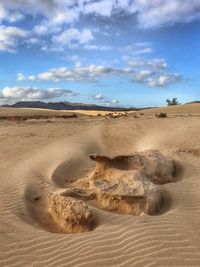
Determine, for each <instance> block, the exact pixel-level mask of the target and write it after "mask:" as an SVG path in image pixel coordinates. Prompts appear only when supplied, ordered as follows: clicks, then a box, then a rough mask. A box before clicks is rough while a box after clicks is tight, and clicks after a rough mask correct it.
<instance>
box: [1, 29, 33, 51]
mask: <svg viewBox="0 0 200 267" xmlns="http://www.w3.org/2000/svg"><path fill="white" fill-rule="evenodd" d="M27 36H28V32H27V31H24V30H22V29H19V28H17V27H12V26H2V25H0V51H8V52H15V51H16V47H17V46H18V44H19V42H20V40H22V39H24V38H25V37H27Z"/></svg>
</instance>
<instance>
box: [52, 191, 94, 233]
mask: <svg viewBox="0 0 200 267" xmlns="http://www.w3.org/2000/svg"><path fill="white" fill-rule="evenodd" d="M48 203H49V210H48V212H49V214H50V215H51V217H52V219H53V221H54V223H55V224H56V225H58V226H59V228H60V229H61V230H62V231H63V232H66V233H80V232H84V231H89V230H90V229H91V224H92V221H93V214H92V211H91V209H90V208H89V207H88V205H87V204H86V203H85V202H84V201H82V200H78V199H75V198H72V197H64V196H62V195H60V194H58V193H53V194H50V195H49V196H48Z"/></svg>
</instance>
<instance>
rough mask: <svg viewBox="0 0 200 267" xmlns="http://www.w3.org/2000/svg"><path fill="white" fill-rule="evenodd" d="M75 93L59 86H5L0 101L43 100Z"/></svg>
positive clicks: (0, 94)
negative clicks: (43, 88) (44, 87)
mask: <svg viewBox="0 0 200 267" xmlns="http://www.w3.org/2000/svg"><path fill="white" fill-rule="evenodd" d="M75 95H76V93H75V92H73V91H71V90H65V89H60V88H49V89H47V90H42V89H39V88H31V87H20V86H16V87H5V88H3V89H2V90H1V92H0V103H1V104H4V103H9V104H12V103H15V102H18V101H39V100H40V101H45V100H56V99H59V98H63V97H66V98H68V97H70V96H75Z"/></svg>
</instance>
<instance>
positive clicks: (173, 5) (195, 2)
mask: <svg viewBox="0 0 200 267" xmlns="http://www.w3.org/2000/svg"><path fill="white" fill-rule="evenodd" d="M129 11H130V12H132V13H135V14H137V18H138V22H139V26H140V27H141V28H157V27H161V26H165V25H171V24H173V23H177V22H179V23H184V22H190V21H194V20H199V19H200V1H199V0H191V1H188V0H162V1H159V0H152V1H148V0H135V1H134V2H133V1H132V4H131V6H130V7H129Z"/></svg>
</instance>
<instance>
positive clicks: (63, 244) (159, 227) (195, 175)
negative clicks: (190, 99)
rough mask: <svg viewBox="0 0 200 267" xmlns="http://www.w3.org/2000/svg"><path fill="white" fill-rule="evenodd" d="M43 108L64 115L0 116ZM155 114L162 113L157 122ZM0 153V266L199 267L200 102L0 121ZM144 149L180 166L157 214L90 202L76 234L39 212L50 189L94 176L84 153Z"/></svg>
mask: <svg viewBox="0 0 200 267" xmlns="http://www.w3.org/2000/svg"><path fill="white" fill-rule="evenodd" d="M48 112H50V113H51V114H57V113H60V112H56V111H43V110H37V111H35V110H31V109H0V116H1V115H2V114H3V115H2V116H13V115H15V116H16V115H19V116H27V115H35V113H37V115H38V114H46V113H48ZM159 112H166V113H167V116H168V117H167V118H164V119H159V118H156V117H155V114H156V113H159ZM63 113H65V112H64V111H63ZM99 113H100V112H99ZM0 149H1V154H0V171H1V172H0V173H1V175H0V179H1V180H0V236H1V239H0V241H1V248H0V266H9V267H10V266H20V267H21V266H34V267H39V266H59V267H60V266H76V267H88V266H141V267H143V266H148V267H150V266H155V267H157V266H200V227H199V223H200V206H199V203H200V167H199V166H200V104H193V105H184V106H177V107H167V108H159V109H153V110H144V111H142V112H136V113H135V112H130V113H129V114H128V116H127V117H120V118H105V117H104V116H100V117H99V116H91V117H90V116H85V115H80V114H78V117H77V118H66V119H63V118H57V119H56V118H51V119H48V120H47V119H32V120H26V121H9V120H2V121H0ZM146 150H158V151H159V152H160V153H162V154H164V155H166V156H169V157H170V158H172V159H173V160H174V162H176V168H177V180H176V181H174V182H171V183H165V184H163V185H160V186H161V187H162V190H163V192H164V193H165V197H164V203H163V205H162V207H161V209H160V211H159V212H158V213H156V214H155V215H153V216H151V215H148V214H143V215H141V216H133V215H125V214H121V213H119V212H113V211H106V210H103V209H101V208H100V207H98V206H95V205H93V203H90V201H88V203H87V205H88V206H89V207H90V209H91V210H92V213H93V215H94V217H95V224H94V226H93V228H92V229H91V230H90V231H85V232H82V233H74V234H67V233H62V232H59V230H58V229H56V228H54V227H53V226H52V225H51V223H50V222H49V221H48V220H46V218H45V217H42V215H41V214H42V212H43V208H44V206H43V204H44V203H43V199H45V196H46V195H47V194H48V193H49V192H59V191H61V190H65V188H66V184H67V183H68V181H69V180H70V179H71V180H72V181H74V180H76V179H81V178H83V177H86V176H87V175H89V174H90V171H91V169H93V168H94V162H93V161H91V160H90V158H89V157H88V155H89V154H93V153H97V154H99V155H105V156H108V157H116V156H121V155H130V154H131V153H133V152H141V151H146ZM37 199H39V203H41V204H39V205H38V204H37V209H35V202H34V201H35V200H36V201H37ZM40 200H41V202H40Z"/></svg>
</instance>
